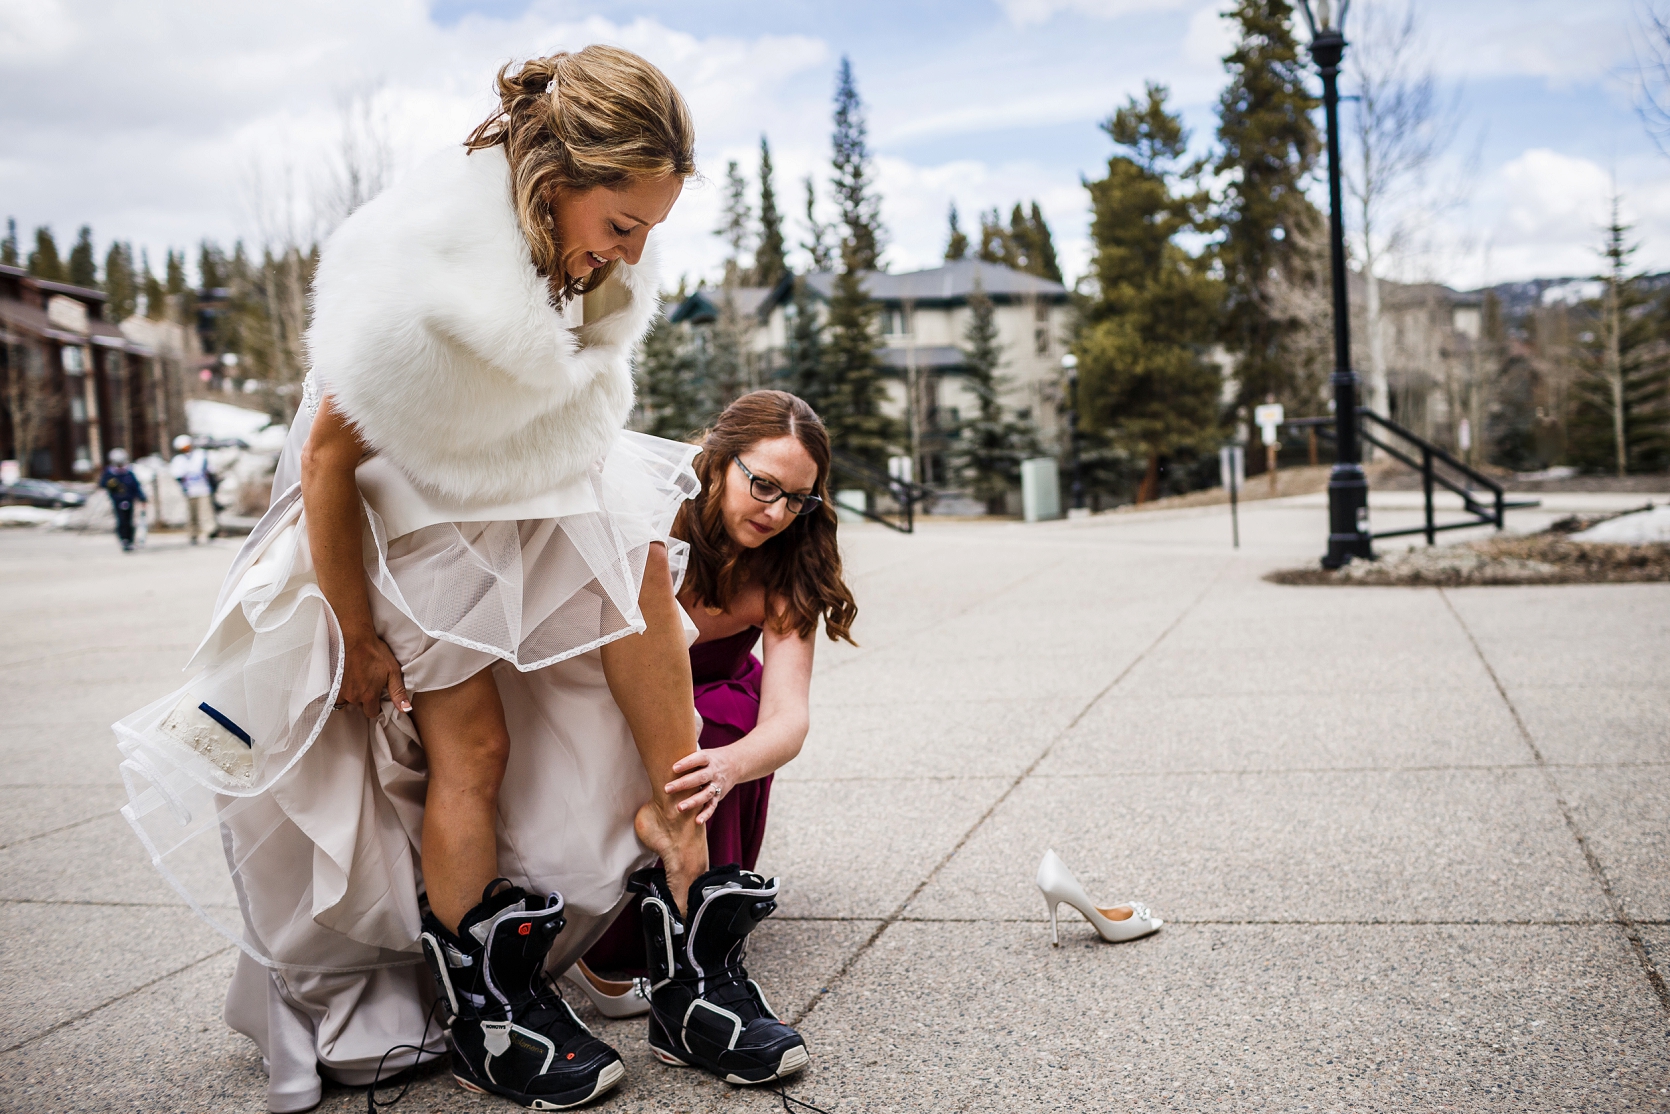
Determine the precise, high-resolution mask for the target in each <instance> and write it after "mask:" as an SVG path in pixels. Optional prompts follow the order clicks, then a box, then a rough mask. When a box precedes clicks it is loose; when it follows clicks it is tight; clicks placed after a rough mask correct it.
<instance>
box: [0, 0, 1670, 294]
mask: <svg viewBox="0 0 1670 1114" xmlns="http://www.w3.org/2000/svg"><path fill="white" fill-rule="evenodd" d="M1376 2H1378V3H1380V4H1382V5H1385V4H1388V3H1393V2H1395V0H1358V3H1357V4H1356V5H1354V7H1353V12H1352V14H1353V17H1355V16H1356V15H1357V14H1358V13H1359V12H1360V11H1361V10H1362V9H1363V8H1364V7H1365V6H1368V5H1370V4H1373V3H1376ZM1413 2H1414V5H1415V12H1416V16H1417V19H1418V21H1419V23H1420V26H1421V29H1422V34H1423V38H1424V42H1425V51H1426V58H1427V61H1428V64H1429V65H1430V66H1431V67H1432V68H1433V69H1434V70H1435V72H1436V73H1437V75H1438V77H1439V78H1440V80H1441V81H1442V82H1444V83H1445V85H1446V88H1447V89H1448V90H1449V91H1450V92H1451V94H1452V95H1453V96H1454V97H1455V98H1456V99H1457V103H1458V104H1459V106H1460V109H1459V114H1458V118H1457V122H1456V124H1455V127H1454V129H1453V130H1454V140H1453V142H1452V143H1451V146H1450V152H1449V156H1448V159H1447V161H1446V163H1445V164H1444V165H1443V166H1442V167H1441V168H1440V169H1439V171H1438V174H1437V179H1438V180H1437V181H1436V182H1435V183H1434V188H1435V189H1436V190H1437V191H1439V192H1444V193H1446V194H1448V195H1453V196H1455V197H1458V198H1459V201H1458V203H1456V204H1454V205H1452V206H1450V207H1449V208H1447V209H1445V210H1444V211H1443V212H1439V213H1435V214H1433V215H1431V216H1430V217H1428V218H1427V219H1425V220H1424V221H1422V222H1421V223H1422V229H1421V232H1422V236H1423V239H1424V240H1425V241H1426V242H1428V243H1430V244H1431V245H1432V246H1433V249H1434V250H1433V251H1431V252H1429V253H1425V254H1423V255H1421V256H1420V257H1419V258H1418V259H1416V260H1413V261H1411V262H1409V263H1408V264H1407V266H1408V267H1410V268H1412V269H1413V271H1419V272H1421V274H1419V275H1413V274H1412V277H1432V278H1437V279H1440V280H1443V281H1447V282H1451V283H1454V284H1457V285H1461V286H1470V285H1474V284H1477V283H1479V282H1480V281H1482V280H1489V281H1504V280H1509V279H1519V278H1528V277H1533V276H1539V275H1541V276H1553V275H1567V274H1584V273H1589V272H1592V271H1593V269H1594V268H1595V266H1596V259H1595V251H1594V246H1595V244H1596V243H1597V242H1598V240H1599V238H1600V229H1601V226H1602V225H1603V223H1604V221H1605V218H1606V212H1607V203H1608V196H1609V195H1610V193H1611V191H1612V188H1613V183H1614V182H1615V183H1616V185H1617V189H1618V191H1619V192H1620V193H1621V194H1622V196H1623V204H1624V210H1625V214H1626V216H1627V217H1628V218H1629V219H1631V220H1633V221H1634V222H1635V225H1636V235H1637V237H1638V238H1639V239H1640V240H1641V241H1642V244H1643V246H1642V249H1641V252H1640V255H1639V256H1638V261H1639V262H1640V263H1641V264H1643V265H1646V266H1649V267H1653V268H1657V269H1665V268H1670V188H1666V187H1667V185H1670V158H1666V157H1665V156H1664V155H1662V154H1660V153H1659V152H1658V150H1657V149H1656V148H1655V147H1654V145H1653V143H1652V142H1651V140H1650V139H1649V138H1648V136H1647V134H1646V132H1645V131H1644V129H1643V127H1642V125H1641V124H1640V122H1639V120H1638V119H1637V117H1636V116H1635V113H1634V111H1633V109H1632V90H1633V81H1634V79H1633V76H1632V75H1633V73H1634V66H1633V62H1632V57H1633V55H1632V46H1631V42H1632V29H1633V27H1634V26H1635V16H1636V9H1635V7H1634V5H1635V3H1645V2H1647V0H1584V2H1583V3H1580V4H1577V3H1571V2H1569V0H1514V2H1513V3H1512V4H1508V3H1504V2H1503V0H1413ZM1222 7H1223V3H1222V2H1221V0H995V2H986V0H891V2H878V0H847V2H846V3H842V4H839V5H837V4H831V3H823V2H814V0H772V2H769V3H759V2H746V3H745V2H741V0H707V2H706V3H702V4H690V3H687V2H680V3H673V2H670V0H667V2H662V0H644V2H621V3H583V2H577V0H284V2H283V3H268V2H258V0H248V2H240V3H237V4H219V3H209V2H207V0H150V2H148V3H145V4H135V3H132V2H131V0H0V136H3V137H4V138H3V139H0V216H4V215H10V216H14V217H16V219H17V221H18V224H19V227H20V230H21V235H22V238H24V239H25V240H28V238H29V236H30V233H31V232H32V230H33V228H34V227H35V226H36V225H39V224H50V225H51V226H52V227H53V228H54V229H55V231H56V232H57V235H58V240H59V243H60V244H61V245H65V246H67V243H68V241H69V240H70V239H71V238H72V237H73V235H74V232H75V229H76V228H77V227H78V226H79V225H81V224H83V223H88V224H91V225H92V226H93V230H94V233H95V238H96V240H97V241H98V244H99V247H100V252H101V255H102V251H103V248H104V245H105V244H106V243H107V242H108V241H109V239H111V238H112V237H120V238H122V239H131V240H132V241H134V243H135V244H136V245H138V246H143V247H146V248H148V249H149V251H150V253H151V257H152V259H153V260H158V259H159V258H160V256H161V253H162V252H163V251H164V250H165V249H166V248H167V247H168V246H171V245H172V246H175V247H185V246H192V247H193V248H194V247H195V244H196V243H197V241H198V240H200V239H201V238H203V237H205V236H208V237H213V238H217V239H219V240H222V241H230V240H232V239H235V238H237V237H240V236H242V237H244V238H245V239H247V240H250V241H259V240H260V239H261V236H262V235H263V233H267V234H270V233H271V231H272V229H273V227H274V226H275V224H276V223H277V218H276V217H275V213H276V212H277V210H278V209H279V207H280V206H279V202H281V201H282V200H283V199H285V198H293V199H294V204H295V208H296V210H297V212H298V213H299V214H300V215H299V216H298V217H297V219H298V220H305V209H306V204H307V199H308V198H309V197H312V196H314V195H316V194H317V193H318V191H319V189H320V187H321V185H322V183H323V182H324V181H325V179H326V170H325V166H326V159H327V157H328V152H329V151H330V150H331V149H332V145H333V142H334V137H335V136H336V135H337V134H338V132H339V130H340V126H341V118H342V110H341V107H340V106H341V105H342V104H343V103H344V102H345V101H352V100H353V99H354V98H355V97H360V98H362V99H363V98H364V97H365V96H366V95H367V91H371V90H380V92H378V93H377V94H376V101H375V103H376V105H377V106H378V112H379V114H380V115H382V116H384V117H386V120H387V127H388V131H389V133H390V134H391V135H392V137H393V149H394V153H395V165H396V172H397V173H398V172H400V171H402V170H405V169H406V168H409V167H410V166H411V165H413V164H414V163H415V162H416V161H418V160H419V159H420V158H421V157H422V156H423V155H424V154H426V153H428V152H429V151H432V150H434V149H436V148H439V147H441V146H443V145H445V144H447V143H451V142H456V141H457V140H458V139H460V138H461V137H462V136H463V135H464V134H466V133H467V132H468V131H469V129H470V128H471V127H472V126H473V125H474V124H475V123H476V122H478V121H479V120H480V119H481V118H482V117H483V116H484V115H485V114H486V111H487V109H488V108H489V107H490V105H491V99H490V96H489V94H488V89H489V84H490V79H491V77H492V74H493V72H494V70H495V69H496V68H497V66H498V65H500V64H501V63H502V62H504V61H506V60H508V59H511V58H520V57H527V56H530V55H534V54H543V53H549V52H551V51H554V50H558V49H568V48H577V47H580V46H582V45H584V44H586V43H589V42H599V41H602V42H611V43H616V44H619V45H622V46H625V47H628V48H630V49H632V50H636V51H638V52H639V53H641V54H643V55H645V56H646V57H648V58H649V59H651V60H652V61H654V62H655V63H656V64H658V65H659V66H661V67H662V68H663V69H664V70H665V71H666V72H667V73H668V74H669V76H671V77H672V78H673V80H674V81H675V82H676V83H677V84H678V85H679V87H680V88H681V89H682V90H683V91H684V93H685V95H686V96H687V97H688V98H689V100H690V102H691V105H692V108H693V109H694V112H695V115H696V121H697V126H698V131H699V136H700V150H699V155H700V158H701V163H702V169H703V171H704V172H705V174H706V175H707V176H708V177H709V178H710V179H711V180H710V181H708V182H706V183H705V184H704V183H698V184H696V185H695V186H693V188H692V189H691V190H689V191H688V192H687V193H686V195H685V199H684V200H683V201H681V202H680V203H679V206H678V208H677V209H676V210H675V213H674V216H673V219H672V220H671V221H670V222H669V224H668V225H667V227H666V228H665V229H664V230H663V232H662V233H660V235H662V237H663V241H664V246H665V249H666V256H667V261H668V265H669V268H670V270H671V271H672V277H673V278H674V279H675V280H676V276H677V275H678V274H680V273H683V274H686V275H688V276H689V277H690V278H692V279H697V278H701V277H703V276H707V275H711V274H712V273H713V272H714V270H715V266H716V264H717V262H718V257H719V253H720V247H719V243H718V241H717V240H716V238H715V237H714V236H712V235H711V233H710V230H711V229H712V227H713V226H714V223H715V214H716V211H717V203H718V193H719V190H718V187H717V183H718V181H719V180H720V179H722V177H723V174H724V168H725V162H726V160H728V159H732V158H735V159H738V160H740V161H741V162H742V164H743V166H744V167H745V168H746V169H748V170H749V171H750V172H751V171H752V169H753V167H754V165H755V160H756V158H757V155H756V152H757V144H758V142H759V137H760V135H761V134H762V133H764V134H766V135H768V136H769V137H770V140H771V143H772V147H773V151H774V155H775V160H776V163H777V168H778V186H779V193H780V195H785V196H783V197H782V202H781V203H782V204H783V205H784V206H785V207H786V208H788V209H789V210H790V211H791V213H793V214H794V215H795V217H796V218H798V212H799V207H800V199H801V196H802V194H801V187H800V185H799V180H800V179H801V178H803V177H804V176H805V175H807V174H808V173H813V174H816V175H817V177H818V180H819V188H820V190H822V189H824V180H825V179H826V178H827V157H828V146H829V110H830V96H831V92H832V89H833V81H834V71H835V67H836V66H837V64H838V62H839V59H840V57H841V56H842V55H847V56H849V57H850V58H851V59H852V63H853V66H854V69H855V71H856V74H857V78H858V83H859V90H860V92H861V94H862V95H863V97H864V99H865V101H866V103H867V105H868V109H869V122H870V135H871V140H872V144H873V148H874V151H875V154H876V161H877V172H878V178H879V182H880V187H881V192H882V195H883V199H884V203H883V219H884V221H885V223H886V226H887V232H888V241H889V247H888V251H887V256H886V259H887V261H888V263H889V264H890V265H891V267H892V268H893V269H894V270H903V269H911V268H914V267H918V266H926V265H931V264H932V263H934V262H935V261H937V259H938V258H939V255H940V252H941V250H942V247H943V244H944V239H945V212H946V208H947V206H948V205H949V204H950V203H951V202H952V201H953V200H954V201H955V202H956V203H957V205H958V206H959V208H960V209H961V210H962V211H963V213H964V214H965V215H967V216H968V217H969V220H968V221H967V222H966V223H972V214H973V213H975V212H976V211H977V210H979V209H981V208H989V207H991V206H993V205H999V206H1002V207H1003V208H1004V210H1005V211H1007V209H1008V207H1009V205H1010V204H1011V203H1013V202H1014V201H1015V200H1017V199H1024V200H1031V199H1034V198H1036V199H1037V200H1038V201H1039V202H1040V203H1041V204H1042V206H1043V210H1044V213H1045V215H1046V217H1047V218H1048V220H1049V221H1050V223H1051V225H1052V227H1053V228H1054V230H1055V233H1056V238H1057V242H1058V244H1059V246H1060V250H1061V255H1062V259H1063V263H1064V266H1065V268H1066V270H1067V271H1068V273H1069V279H1071V278H1072V277H1073V276H1074V275H1076V274H1077V273H1078V272H1079V271H1081V270H1082V269H1083V266H1084V261H1085V259H1086V258H1087V255H1088V246H1087V239H1086V237H1087V231H1088V214H1087V210H1086V202H1085V193H1084V190H1083V188H1082V187H1081V185H1080V178H1081V176H1084V175H1092V176H1094V175H1096V174H1098V173H1099V169H1098V168H1099V167H1100V166H1101V165H1102V164H1104V163H1105V160H1106V158H1107V156H1108V153H1109V148H1108V142H1107V139H1106V136H1105V135H1103V133H1102V132H1100V131H1099V130H1098V128H1097V126H1096V125H1097V123H1098V122H1099V121H1101V120H1103V119H1105V118H1106V117H1107V116H1108V115H1109V114H1110V112H1111V111H1112V109H1113V108H1115V107H1116V106H1118V105H1119V104H1120V103H1122V102H1123V101H1124V99H1125V98H1126V97H1128V96H1129V95H1131V94H1132V93H1135V92H1138V91H1140V89H1141V88H1142V85H1143V82H1144V81H1145V80H1157V81H1161V82H1164V83H1166V84H1167V85H1169V86H1170V87H1171V89H1172V94H1173V100H1174V103H1175V104H1176V105H1177V106H1178V107H1179V108H1180V109H1181V110H1182V111H1183V113H1184V116H1185V118H1186V120H1187V121H1188V122H1189V124H1190V126H1191V127H1192V129H1193V131H1194V139H1195V143H1196V145H1197V146H1198V147H1201V148H1202V149H1204V148H1205V146H1206V145H1207V144H1209V143H1210V142H1211V139H1212V130H1213V126H1214V122H1215V116H1214V106H1215V104H1216V99H1217V95H1218V93H1219V91H1220V90H1221V88H1222V86H1223V82H1224V75H1223V70H1222V65H1221V58H1222V56H1223V54H1224V53H1225V52H1226V51H1227V50H1228V49H1229V43H1230V38H1229V33H1228V28H1227V26H1226V25H1225V23H1224V21H1223V20H1222V19H1221V18H1219V11H1220V10H1221V8H1222ZM1352 30H1353V29H1352V28H1349V27H1348V28H1347V32H1348V34H1350V33H1351V32H1352ZM1349 61H1350V57H1349V55H1348V58H1347V63H1348V65H1349ZM1346 111H1347V112H1349V111H1350V106H1346ZM262 199H264V200H262ZM789 234H790V239H791V242H792V241H795V240H798V239H799V238H800V236H801V234H802V233H801V227H800V223H799V221H798V219H792V220H791V222H790V228H789ZM193 255H194V256H195V250H193Z"/></svg>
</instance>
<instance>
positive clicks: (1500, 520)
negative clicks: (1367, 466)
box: [1282, 406, 1541, 545]
mask: <svg viewBox="0 0 1670 1114" xmlns="http://www.w3.org/2000/svg"><path fill="white" fill-rule="evenodd" d="M1365 418H1366V419H1367V420H1368V422H1372V423H1374V424H1376V425H1379V426H1381V427H1382V428H1384V429H1386V430H1388V431H1390V432H1391V433H1393V434H1395V435H1396V436H1398V437H1401V438H1402V439H1403V440H1405V441H1407V442H1408V443H1409V444H1410V445H1412V446H1414V448H1415V449H1416V450H1418V451H1419V453H1420V459H1419V460H1416V459H1415V458H1414V457H1413V456H1411V455H1410V454H1409V453H1406V452H1403V451H1402V450H1400V449H1397V448H1394V447H1393V446H1391V445H1388V444H1387V443H1386V442H1385V441H1383V440H1381V439H1380V438H1379V437H1376V436H1375V435H1374V433H1372V432H1371V431H1370V430H1368V429H1366V428H1364V427H1365V425H1366V424H1368V423H1366V422H1365V421H1364V419H1365ZM1282 424H1283V425H1289V426H1296V427H1300V428H1303V427H1307V426H1313V427H1316V430H1317V432H1318V433H1319V434H1320V435H1321V436H1322V437H1323V438H1325V439H1331V438H1332V432H1333V429H1332V427H1333V424H1334V419H1333V418H1295V419H1294V420H1293V421H1291V422H1283V423H1282ZM1357 432H1358V434H1359V435H1360V436H1361V437H1362V439H1363V440H1364V441H1367V442H1368V443H1369V444H1371V445H1373V446H1375V447H1376V448H1378V449H1381V450H1383V451H1384V452H1385V453H1386V455H1387V456H1390V457H1392V458H1393V459H1394V460H1397V461H1400V462H1402V463H1403V464H1407V465H1408V466H1409V467H1410V468H1413V469H1414V470H1415V471H1416V472H1418V473H1420V476H1421V492H1422V495H1423V496H1424V504H1425V511H1426V521H1425V523H1424V524H1423V525H1420V526H1412V527H1410V528H1408V529H1406V530H1382V531H1380V532H1378V533H1376V534H1375V535H1374V537H1376V538H1400V537H1405V536H1407V535H1409V534H1425V535H1426V544H1428V545H1434V544H1436V542H1437V535H1438V534H1439V533H1440V532H1441V531H1444V530H1466V529H1468V528H1470V527H1473V526H1494V527H1496V529H1498V530H1500V529H1502V527H1503V525H1504V524H1505V521H1506V518H1507V512H1508V511H1510V510H1513V509H1515V508H1518V507H1536V506H1540V505H1541V500H1538V499H1519V500H1510V499H1508V497H1507V490H1506V489H1505V488H1503V486H1502V485H1501V483H1500V482H1498V481H1497V480H1494V479H1492V478H1491V477H1489V476H1487V475H1485V474H1484V473H1483V472H1480V471H1479V470H1478V469H1476V468H1474V467H1472V466H1471V465H1468V464H1466V463H1464V462H1462V461H1460V460H1457V459H1456V458H1455V457H1453V456H1451V455H1450V454H1449V453H1447V452H1445V451H1444V450H1443V449H1441V448H1439V447H1438V446H1437V445H1434V444H1433V443H1432V442H1431V441H1428V440H1426V439H1425V438H1424V437H1421V436H1419V435H1418V434H1416V433H1414V432H1413V431H1411V430H1408V429H1405V428H1404V427H1403V426H1401V425H1399V424H1398V423H1396V422H1394V421H1392V420H1391V419H1390V418H1387V417H1384V416H1383V415H1380V414H1376V413H1375V412H1374V411H1373V410H1370V409H1369V408H1368V407H1366V406H1361V407H1358V408H1357ZM1440 463H1442V464H1444V465H1445V466H1447V467H1449V468H1452V469H1454V470H1455V471H1457V472H1459V473H1460V474H1461V475H1462V477H1463V479H1464V480H1467V481H1471V482H1472V483H1474V484H1477V485H1478V486H1479V487H1482V488H1485V489H1486V490H1488V491H1489V492H1490V495H1491V499H1490V502H1489V503H1488V504H1487V503H1481V502H1479V500H1477V499H1476V498H1474V495H1473V491H1472V490H1471V489H1470V488H1469V487H1467V486H1466V484H1465V483H1458V482H1456V481H1455V480H1452V479H1451V478H1450V477H1449V476H1446V475H1444V474H1443V473H1442V472H1439V471H1438V469H1437V465H1438V464H1440ZM1440 486H1441V487H1444V488H1445V489H1447V490H1449V491H1452V492H1454V493H1455V494H1457V495H1459V496H1461V504H1462V510H1463V511H1465V512H1466V513H1467V514H1469V515H1471V516H1472V517H1471V518H1470V519H1466V520H1463V521H1461V522H1439V521H1438V518H1437V512H1436V510H1435V508H1434V507H1433V499H1432V497H1433V494H1434V492H1435V491H1436V489H1437V488H1438V487H1440Z"/></svg>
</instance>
